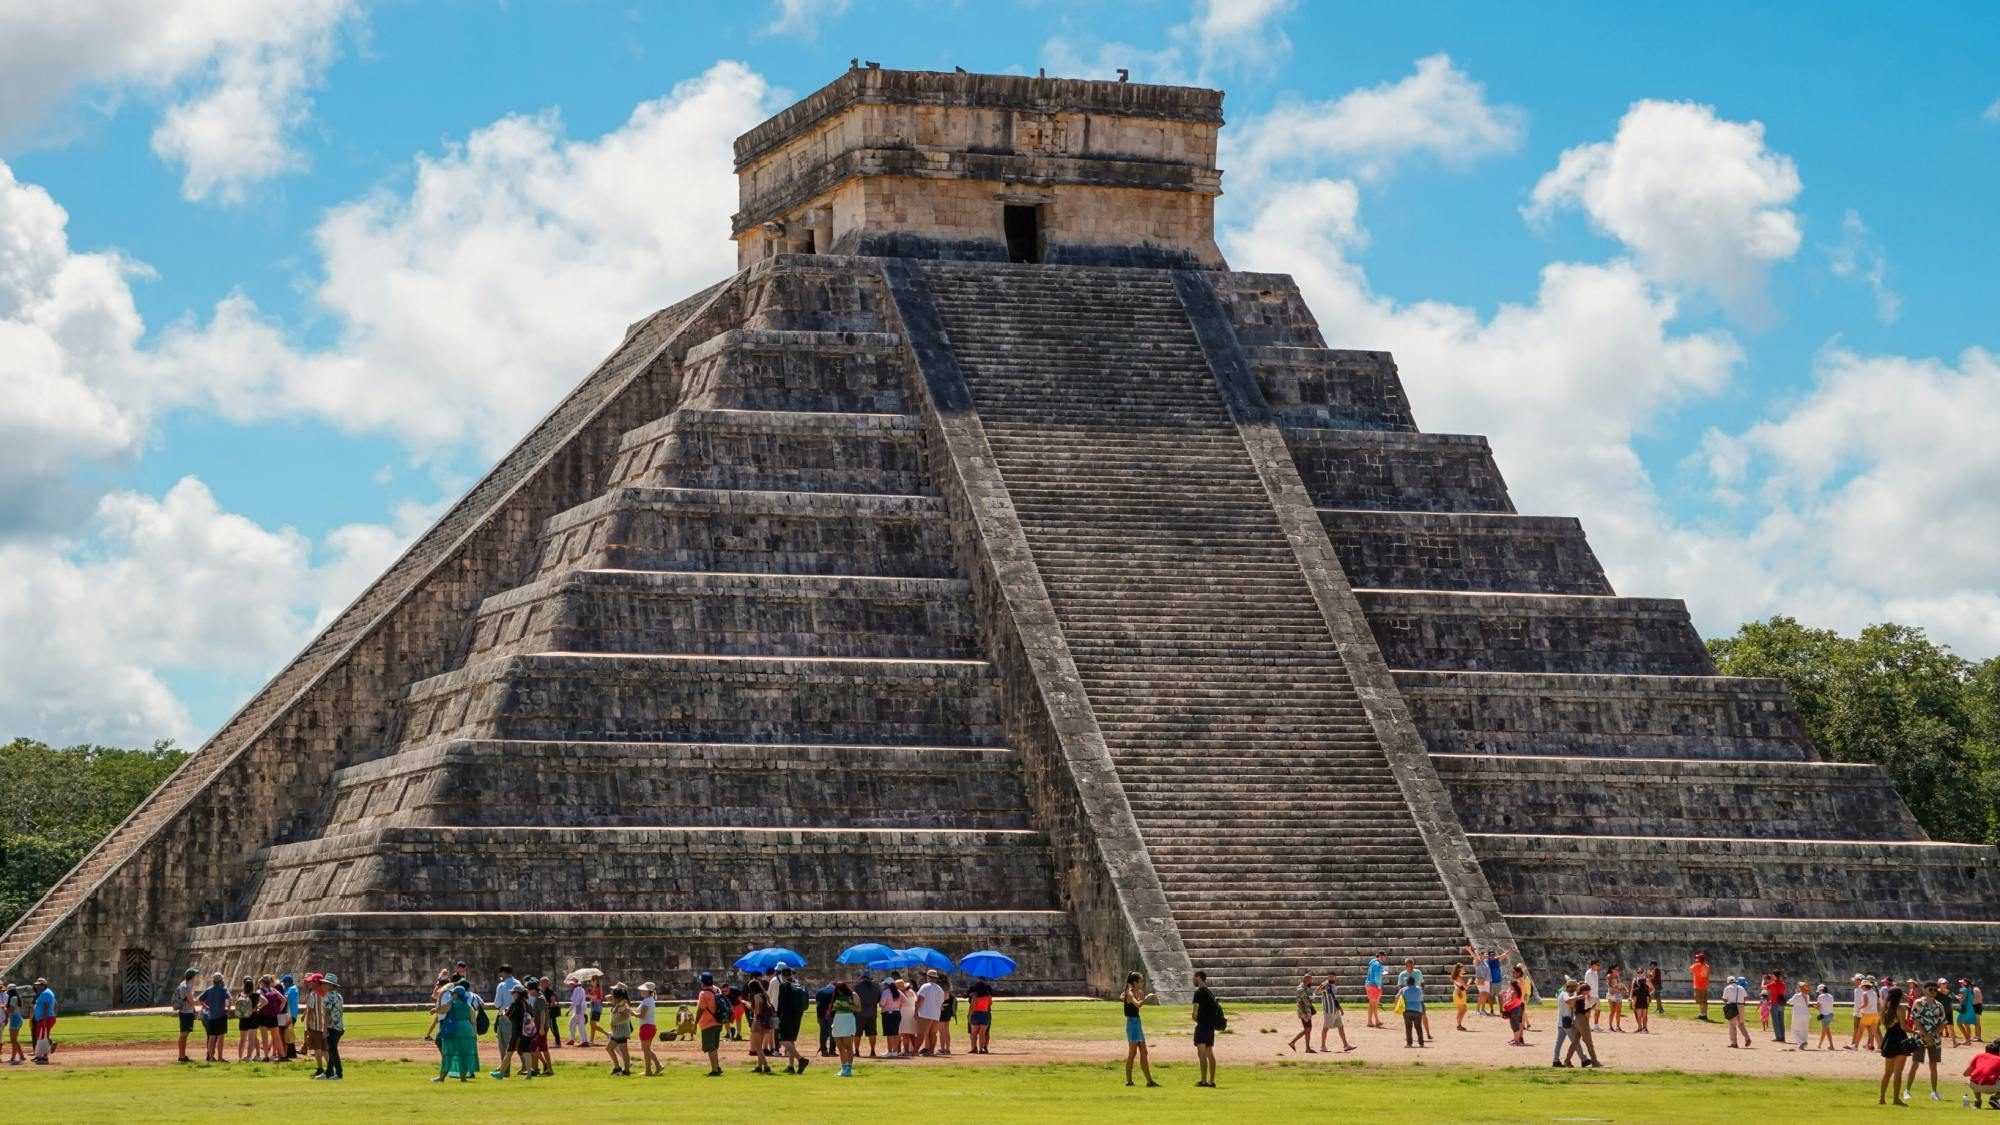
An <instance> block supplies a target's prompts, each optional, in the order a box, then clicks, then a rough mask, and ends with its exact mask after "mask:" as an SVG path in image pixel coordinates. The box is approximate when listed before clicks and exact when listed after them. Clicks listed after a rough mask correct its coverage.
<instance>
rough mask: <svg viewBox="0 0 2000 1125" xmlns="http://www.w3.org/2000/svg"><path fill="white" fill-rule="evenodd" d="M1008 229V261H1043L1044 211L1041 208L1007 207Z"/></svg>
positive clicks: (1011, 205) (1010, 205) (1006, 219)
mask: <svg viewBox="0 0 2000 1125" xmlns="http://www.w3.org/2000/svg"><path fill="white" fill-rule="evenodd" d="M1005 221H1006V227H1007V260H1008V261H1010V262H1039V261H1041V260H1042V209H1041V208H1040V207H1017V206H1015V205H1013V204H1011V203H1010V204H1008V205H1007V211H1006V215H1005Z"/></svg>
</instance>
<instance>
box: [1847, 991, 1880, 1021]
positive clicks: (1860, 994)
mask: <svg viewBox="0 0 2000 1125" xmlns="http://www.w3.org/2000/svg"><path fill="white" fill-rule="evenodd" d="M1881 1006H1882V998H1881V997H1879V996H1877V995H1876V994H1875V990H1874V989H1872V988H1867V987H1862V988H1857V989H1855V990H1854V1014H1855V1015H1857V1016H1872V1015H1874V1014H1875V1013H1876V1012H1877V1011H1878V1010H1879V1009H1880V1008H1881Z"/></svg>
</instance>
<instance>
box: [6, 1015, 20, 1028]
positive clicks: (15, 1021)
mask: <svg viewBox="0 0 2000 1125" xmlns="http://www.w3.org/2000/svg"><path fill="white" fill-rule="evenodd" d="M7 1026H8V1027H10V1028H15V1027H20V1026H21V1013H19V1012H15V1013H14V1014H13V1015H11V1016H8V1017H7Z"/></svg>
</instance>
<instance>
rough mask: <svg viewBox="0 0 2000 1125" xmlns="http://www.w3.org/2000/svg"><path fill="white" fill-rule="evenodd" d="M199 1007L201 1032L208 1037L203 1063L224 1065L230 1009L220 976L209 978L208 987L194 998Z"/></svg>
mask: <svg viewBox="0 0 2000 1125" xmlns="http://www.w3.org/2000/svg"><path fill="white" fill-rule="evenodd" d="M196 1003H197V1004H199V1005H200V1007H201V1030H202V1033H203V1034H204V1035H206V1036H207V1037H208V1052H207V1054H206V1055H204V1056H203V1061H204V1062H218V1063H226V1062H228V1061H229V1059H228V1057H227V1055H226V1053H225V1052H226V1051H227V1050H228V1046H229V1013H230V1009H231V1007H232V1005H231V998H230V995H229V986H228V985H226V984H224V983H222V974H221V973H215V974H213V975H212V976H210V977H209V984H208V987H207V988H205V989H203V990H202V992H201V995H200V996H199V997H197V998H196Z"/></svg>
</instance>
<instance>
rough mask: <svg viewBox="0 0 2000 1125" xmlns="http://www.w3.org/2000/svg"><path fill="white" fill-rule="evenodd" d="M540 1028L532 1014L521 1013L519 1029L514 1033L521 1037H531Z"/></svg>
mask: <svg viewBox="0 0 2000 1125" xmlns="http://www.w3.org/2000/svg"><path fill="white" fill-rule="evenodd" d="M540 1030H541V1025H539V1024H537V1023H536V1022H535V1017H534V1016H532V1015H523V1016H522V1017H521V1030H520V1031H519V1032H517V1033H516V1034H517V1035H518V1036H520V1037H523V1038H527V1039H533V1038H534V1037H535V1033H536V1032H538V1031H540Z"/></svg>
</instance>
